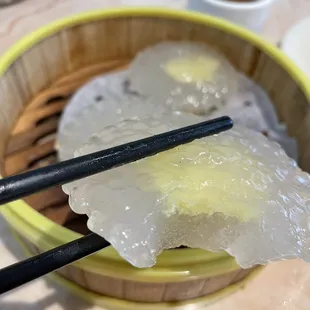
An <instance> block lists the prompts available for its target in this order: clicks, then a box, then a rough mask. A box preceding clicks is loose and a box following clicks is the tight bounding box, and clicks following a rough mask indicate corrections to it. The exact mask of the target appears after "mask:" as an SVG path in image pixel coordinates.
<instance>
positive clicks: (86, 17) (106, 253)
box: [0, 7, 310, 282]
mask: <svg viewBox="0 0 310 310" xmlns="http://www.w3.org/2000/svg"><path fill="white" fill-rule="evenodd" d="M125 17H153V18H154V17H155V18H156V17H158V18H169V19H174V20H181V21H186V22H192V23H196V24H202V25H206V26H209V27H214V28H217V29H220V30H223V31H225V32H227V33H230V34H233V35H235V36H237V37H239V38H242V39H244V40H245V41H247V42H249V43H251V44H252V45H254V46H256V47H258V48H259V49H260V50H262V51H263V52H264V53H266V54H267V55H268V56H270V57H271V58H272V59H273V60H274V61H276V62H277V63H278V64H280V65H281V66H282V67H283V68H284V69H285V70H286V71H287V72H288V73H289V74H290V76H291V77H292V78H293V79H294V80H295V82H296V83H297V84H298V86H299V87H300V88H301V89H302V90H303V92H304V94H305V95H306V96H307V98H308V99H309V100H310V81H309V79H308V77H307V76H306V75H305V74H304V73H303V72H302V71H301V70H300V69H299V68H297V66H296V65H295V64H294V63H293V61H291V60H290V59H289V58H288V57H287V56H286V55H285V54H284V53H282V52H281V51H280V50H279V49H278V48H276V47H275V46H274V45H273V44H271V43H269V42H267V41H266V40H264V39H262V38H260V37H259V36H257V35H255V34H254V33H252V32H250V31H248V30H246V29H243V28H242V27H239V26H237V25H234V24H231V23H229V22H227V21H225V20H222V19H219V18H215V17H211V16H207V15H204V14H200V13H192V12H186V11H177V10H169V9H160V8H137V7H135V8H120V9H109V10H104V11H94V12H87V13H82V14H78V15H75V16H73V17H68V18H65V19H63V20H60V21H56V22H54V23H52V24H50V25H47V26H45V27H42V28H40V29H39V30H37V31H35V32H33V33H32V34H30V35H28V36H26V37H25V38H24V39H22V40H20V41H19V42H17V43H16V44H15V45H13V47H11V48H10V49H9V50H8V51H7V52H6V53H5V54H4V55H3V56H2V57H1V59H0V77H1V76H2V75H3V74H4V73H5V72H6V70H7V69H8V68H9V67H10V65H12V64H13V63H14V61H15V60H17V59H18V58H19V57H20V56H21V55H22V54H23V53H24V52H26V51H27V50H28V49H30V48H31V47H32V46H34V45H35V44H37V43H39V42H40V41H41V40H43V39H45V38H47V37H49V36H51V35H53V34H55V33H57V32H59V31H61V30H63V29H64V28H68V27H72V26H77V25H81V24H84V23H88V22H94V21H97V20H103V19H110V18H125ZM2 213H3V214H4V215H5V216H6V217H7V218H10V221H9V222H10V223H11V224H13V226H15V227H17V225H16V224H17V223H18V229H19V230H21V231H22V233H24V234H25V235H27V237H28V238H30V239H31V240H32V242H35V243H36V244H37V245H39V246H40V245H41V246H42V248H43V249H46V250H47V249H49V248H51V247H55V246H58V245H59V244H63V243H65V242H68V241H70V240H73V239H76V238H78V237H80V236H81V235H80V234H78V233H75V232H73V231H71V230H69V229H67V228H65V227H62V226H60V225H57V224H55V223H54V222H52V221H51V220H49V219H48V218H46V217H44V216H42V215H40V214H39V213H38V212H36V211H35V210H34V209H32V208H31V207H30V206H29V205H28V204H27V203H25V202H24V201H23V200H19V201H15V202H12V203H10V204H7V205H6V206H4V207H3V209H2ZM14 224H15V225H14ZM38 231H39V232H40V233H41V234H43V235H44V237H45V238H44V240H40V239H38V234H37V232H38ZM177 251H182V255H175V251H174V250H171V251H166V252H165V253H163V254H162V255H161V257H160V258H159V260H158V263H157V264H156V266H155V267H153V268H149V269H134V268H132V266H131V265H129V264H128V263H126V262H125V261H124V260H123V259H121V258H120V257H119V256H118V254H117V253H116V251H115V250H114V249H113V248H112V247H109V248H107V249H104V250H102V251H100V252H99V253H97V254H95V255H92V256H91V257H88V258H86V259H84V260H83V261H82V262H81V266H83V268H85V269H89V270H93V271H95V272H97V273H101V270H102V269H106V268H110V273H112V274H113V275H114V276H115V275H116V276H117V274H118V276H120V277H124V274H125V273H127V275H128V277H130V278H131V279H139V280H140V281H141V280H144V281H148V280H149V281H153V282H154V281H155V282H157V281H162V280H163V279H165V281H167V280H169V281H182V280H185V279H188V277H193V278H195V277H197V276H198V274H200V275H201V276H205V275H206V274H207V275H209V274H212V271H211V270H210V266H209V267H208V266H206V267H205V268H204V266H205V265H208V264H205V263H206V261H208V262H210V261H211V263H212V260H210V254H209V253H207V252H205V251H202V250H197V249H184V250H177ZM176 256H177V264H176V262H175V259H176ZM213 260H214V259H213ZM220 260H221V259H220ZM222 260H223V261H224V262H225V266H226V267H225V272H227V270H236V269H238V268H240V267H239V266H238V265H237V264H236V263H235V262H234V259H233V258H231V257H228V256H227V255H223V258H222ZM104 262H105V263H104ZM197 262H201V263H204V264H201V265H199V264H198V266H197ZM211 265H212V264H211ZM98 266H102V268H98ZM197 268H199V273H198V270H197ZM98 269H101V270H98ZM217 271H218V270H217ZM102 273H103V274H106V272H104V271H102Z"/></svg>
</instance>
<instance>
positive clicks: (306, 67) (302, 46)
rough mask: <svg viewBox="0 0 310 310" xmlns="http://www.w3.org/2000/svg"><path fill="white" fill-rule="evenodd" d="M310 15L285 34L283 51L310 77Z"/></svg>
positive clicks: (282, 44)
mask: <svg viewBox="0 0 310 310" xmlns="http://www.w3.org/2000/svg"><path fill="white" fill-rule="evenodd" d="M309 37H310V16H309V17H306V18H305V19H303V20H301V21H299V22H298V23H297V24H295V25H294V26H293V27H291V28H290V29H289V30H288V31H287V33H286V34H285V36H284V38H283V40H282V42H281V49H282V51H283V52H284V53H285V54H286V55H287V56H288V57H290V58H291V59H292V60H293V61H294V62H295V63H296V64H297V65H298V66H299V67H300V68H301V69H302V70H303V71H304V72H305V73H306V74H307V75H308V76H309V77H310V40H309Z"/></svg>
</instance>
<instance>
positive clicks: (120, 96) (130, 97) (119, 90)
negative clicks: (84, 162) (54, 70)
mask: <svg viewBox="0 0 310 310" xmlns="http://www.w3.org/2000/svg"><path fill="white" fill-rule="evenodd" d="M127 75H128V73H127V72H126V71H123V72H116V73H110V74H105V75H103V76H100V77H97V78H95V79H93V80H92V81H90V82H89V83H87V84H86V85H85V86H83V87H82V88H81V89H79V90H78V92H77V93H76V94H75V95H74V96H73V98H72V99H71V100H70V102H69V103H68V105H67V106H66V108H65V110H64V112H63V114H62V117H61V120H60V123H59V126H58V132H57V142H56V145H57V149H58V156H59V159H60V160H66V159H70V158H73V153H74V151H75V150H76V149H77V148H79V147H80V146H82V145H83V144H84V143H86V142H87V139H88V138H89V137H90V136H91V135H92V134H93V133H95V132H98V131H100V130H102V129H103V128H104V127H105V126H108V125H114V124H118V123H119V122H121V121H122V120H124V119H130V118H137V117H146V116H149V115H154V114H158V115H160V114H161V113H164V112H166V111H168V110H169V109H168V107H165V106H164V105H155V104H154V103H150V102H149V100H148V99H147V98H143V97H141V96H139V95H137V94H135V93H132V92H130V91H129V90H128V87H127V83H126V82H127Z"/></svg>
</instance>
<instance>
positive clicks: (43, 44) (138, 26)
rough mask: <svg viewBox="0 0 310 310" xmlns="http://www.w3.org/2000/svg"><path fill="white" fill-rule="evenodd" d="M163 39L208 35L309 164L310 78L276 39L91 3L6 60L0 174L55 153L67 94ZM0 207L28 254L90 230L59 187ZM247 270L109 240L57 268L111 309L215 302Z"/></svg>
mask: <svg viewBox="0 0 310 310" xmlns="http://www.w3.org/2000/svg"><path fill="white" fill-rule="evenodd" d="M165 40H175V41H180V40H189V41H193V42H205V43H207V44H208V45H210V46H212V47H213V48H214V49H216V50H218V51H219V52H221V53H223V54H224V55H225V56H226V57H227V58H228V59H229V60H230V62H231V63H232V64H233V65H234V66H235V67H236V68H237V69H238V70H239V71H241V72H244V73H245V74H246V75H248V76H249V77H251V78H252V79H253V80H255V81H256V82H257V83H258V84H260V85H261V86H262V87H263V88H264V89H265V90H266V91H267V92H268V94H269V95H270V96H271V98H272V100H273V102H274V105H275V108H276V110H277V113H278V116H279V118H280V119H281V120H282V121H283V122H285V123H286V125H287V127H288V131H289V133H290V134H291V135H292V136H294V137H296V138H297V140H298V145H299V152H300V161H299V163H300V166H301V167H302V168H303V169H304V170H306V171H308V172H310V161H309V155H310V146H308V145H307V141H308V139H309V136H310V125H309V124H310V123H309V116H310V114H309V112H310V110H309V98H310V88H309V83H308V80H307V78H306V77H305V76H304V75H303V73H301V72H300V71H299V70H298V69H297V68H296V67H295V66H294V65H293V64H292V63H291V62H290V60H288V58H286V57H285V56H284V55H283V54H282V53H281V52H280V51H279V50H278V49H277V48H275V47H273V46H272V45H270V44H269V43H267V42H265V41H263V40H262V39H261V38H259V37H257V36H255V35H254V34H252V33H250V32H248V31H246V30H244V29H243V28H240V27H238V26H234V25H232V24H230V23H228V22H225V21H222V20H219V19H216V18H213V17H209V16H205V15H200V14H197V13H188V12H182V11H170V10H163V9H139V8H131V9H129V8H127V9H124V8H123V9H117V10H107V11H102V12H91V13H86V14H82V15H78V16H75V17H71V18H68V19H65V20H62V21H59V22H56V23H54V24H52V25H50V26H47V27H44V28H42V29H40V30H38V31H36V32H35V33H33V34H31V35H29V36H28V37H26V38H25V39H23V40H22V41H20V42H19V43H17V44H16V45H15V46H14V47H12V48H11V49H10V50H9V51H8V52H7V53H6V55H4V56H3V57H2V58H1V60H0V129H1V139H0V159H1V174H2V176H8V175H12V174H15V173H19V172H22V171H26V170H29V169H34V168H37V167H41V166H44V165H47V164H51V163H53V162H55V161H56V155H55V143H54V142H55V132H56V130H57V124H58V120H59V115H60V114H61V111H62V110H63V108H64V106H65V105H66V103H67V101H68V99H69V98H70V96H71V95H72V94H73V93H74V92H75V91H76V90H77V89H78V88H79V87H80V86H81V85H83V84H84V83H86V82H87V81H88V80H90V79H91V78H93V77H94V76H96V75H98V74H102V73H104V72H108V71H112V70H118V69H120V68H123V67H124V66H126V65H127V64H128V62H130V60H131V59H132V58H133V57H134V56H135V55H136V54H137V52H139V51H140V50H142V49H144V48H145V47H147V46H150V45H153V44H155V43H158V42H160V41H165ZM1 212H2V214H3V215H4V217H5V218H6V220H7V221H8V223H9V224H10V226H11V227H12V230H13V232H14V234H15V235H16V238H17V239H18V240H19V241H20V242H21V245H22V246H23V247H24V248H25V250H26V251H27V253H28V254H29V255H34V254H36V253H39V252H42V251H45V250H48V249H50V248H53V247H56V246H58V245H60V244H63V243H65V242H68V241H71V240H73V239H75V238H78V237H80V236H81V234H83V233H87V228H86V225H85V223H86V219H85V217H83V216H80V215H76V214H73V213H72V212H71V211H70V209H69V207H68V204H67V197H66V196H65V195H64V194H63V193H62V191H61V189H60V188H55V189H51V190H48V191H44V192H41V193H39V194H35V195H32V196H30V197H27V198H26V199H24V200H20V201H16V202H13V203H10V204H7V205H6V206H4V207H3V208H2V210H1ZM258 269H259V268H258V267H256V268H252V269H248V270H242V269H241V268H240V267H239V266H238V265H237V263H236V262H235V260H234V259H233V258H232V257H230V256H229V255H228V254H226V253H222V252H220V253H210V252H207V251H202V250H197V249H175V250H169V251H165V252H164V253H163V254H162V255H160V257H159V258H158V262H157V264H156V266H154V267H153V268H149V269H136V268H134V267H132V266H131V265H129V264H128V263H127V262H125V261H124V260H123V259H121V258H120V257H119V256H118V255H117V253H116V252H115V250H114V249H113V248H111V247H109V248H106V249H104V250H102V251H100V252H99V253H96V254H95V255H92V256H91V257H87V258H85V259H83V260H81V261H79V262H77V263H75V264H72V265H70V266H66V267H64V268H62V269H60V270H59V271H58V272H57V273H55V274H54V275H53V277H54V278H55V279H56V280H58V281H60V282H61V283H62V284H63V285H64V286H66V287H67V288H69V289H70V290H72V291H73V292H75V293H76V294H78V295H80V296H82V297H84V298H86V299H88V300H90V301H91V302H94V303H97V304H99V305H101V306H103V307H106V308H108V309H110V308H112V309H125V308H126V309H166V308H178V309H182V308H184V307H185V308H186V306H188V305H191V307H194V306H196V307H197V308H201V306H202V305H206V304H209V303H211V302H214V301H215V300H217V299H219V298H222V297H223V296H225V295H226V294H229V293H231V292H233V291H235V290H237V289H240V288H242V287H243V286H244V285H245V283H246V281H248V279H249V278H250V276H252V275H253V274H254V273H256V272H257V271H258Z"/></svg>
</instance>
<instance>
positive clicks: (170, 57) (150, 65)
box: [129, 42, 238, 115]
mask: <svg viewBox="0 0 310 310" xmlns="http://www.w3.org/2000/svg"><path fill="white" fill-rule="evenodd" d="M237 79H238V75H237V72H236V71H235V69H234V68H233V67H232V65H231V64H230V63H229V62H228V60H227V59H226V58H225V57H223V56H222V55H220V54H219V53H217V52H215V51H213V50H212V49H210V48H209V47H208V46H207V45H205V44H202V43H201V44H200V43H196V44H195V43H192V42H191V43H189V42H163V43H159V44H157V45H155V46H152V47H149V48H146V49H145V50H143V51H142V52H140V53H139V54H138V55H137V56H136V58H135V59H134V60H133V61H132V63H131V64H130V66H129V81H130V89H132V90H133V91H136V92H138V93H139V94H141V95H145V96H148V97H150V98H154V100H155V101H157V102H158V103H162V104H167V105H168V106H170V107H171V108H172V109H173V110H180V111H183V112H190V113H194V114H199V115H208V114H209V113H210V112H212V111H213V110H217V109H219V108H220V107H221V106H223V105H224V104H225V102H226V101H227V99H228V98H229V96H231V95H232V94H233V93H235V92H236V90H237V83H238V82H237Z"/></svg>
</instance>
